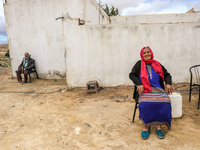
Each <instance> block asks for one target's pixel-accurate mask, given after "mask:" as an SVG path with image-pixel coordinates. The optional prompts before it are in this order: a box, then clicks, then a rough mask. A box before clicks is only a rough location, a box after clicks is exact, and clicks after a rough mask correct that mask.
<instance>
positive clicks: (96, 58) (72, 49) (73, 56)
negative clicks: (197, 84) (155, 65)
mask: <svg viewBox="0 0 200 150" xmlns="http://www.w3.org/2000/svg"><path fill="white" fill-rule="evenodd" d="M163 17H164V15H163ZM63 25H64V45H65V47H66V50H67V53H66V58H67V59H66V73H67V79H66V80H67V85H68V87H81V86H85V85H86V83H87V82H88V81H89V80H92V79H97V80H98V81H99V83H100V86H117V85H132V82H131V81H130V79H129V73H130V71H131V69H132V67H133V65H134V64H135V63H136V62H137V61H138V60H139V59H140V56H139V53H140V49H141V48H142V47H143V46H147V45H148V46H150V47H151V48H152V50H153V52H154V56H155V59H156V60H158V61H160V63H161V64H163V65H164V66H165V67H166V69H167V70H168V71H169V72H170V73H171V75H172V77H173V82H188V81H189V70H188V69H189V67H190V66H192V65H195V64H199V63H200V61H199V56H200V42H199V39H200V22H198V23H181V24H179V23H170V24H169V23H168V24H164V23H163V24H157V23H155V24H152V23H150V24H143V25H141V24H121V25H117V24H114V25H113V24H112V25H101V26H100V25H91V26H77V19H65V20H63ZM65 27H67V28H65ZM70 38H72V39H73V40H71V41H70V40H69V39H70Z"/></svg>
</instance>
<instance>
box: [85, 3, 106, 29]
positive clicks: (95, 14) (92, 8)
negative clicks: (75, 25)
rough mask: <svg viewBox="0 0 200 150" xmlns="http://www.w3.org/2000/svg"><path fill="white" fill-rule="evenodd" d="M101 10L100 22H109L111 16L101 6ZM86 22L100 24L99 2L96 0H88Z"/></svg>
mask: <svg viewBox="0 0 200 150" xmlns="http://www.w3.org/2000/svg"><path fill="white" fill-rule="evenodd" d="M100 12H101V13H100V24H108V23H109V17H108V15H107V14H106V13H105V12H104V10H103V9H102V8H101V7H100ZM85 24H86V25H94V24H99V4H98V3H97V2H96V0H86V14H85Z"/></svg>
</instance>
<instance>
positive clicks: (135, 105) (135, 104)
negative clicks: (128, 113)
mask: <svg viewBox="0 0 200 150" xmlns="http://www.w3.org/2000/svg"><path fill="white" fill-rule="evenodd" d="M137 105H138V103H135V109H134V114H133V120H132V122H134V120H135V114H136V109H137V107H138V106H137Z"/></svg>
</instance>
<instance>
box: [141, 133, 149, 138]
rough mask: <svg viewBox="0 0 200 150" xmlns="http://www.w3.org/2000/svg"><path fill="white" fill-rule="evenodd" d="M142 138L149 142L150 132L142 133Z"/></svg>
mask: <svg viewBox="0 0 200 150" xmlns="http://www.w3.org/2000/svg"><path fill="white" fill-rule="evenodd" d="M141 137H142V139H143V140H147V139H148V137H149V132H148V131H142V133H141Z"/></svg>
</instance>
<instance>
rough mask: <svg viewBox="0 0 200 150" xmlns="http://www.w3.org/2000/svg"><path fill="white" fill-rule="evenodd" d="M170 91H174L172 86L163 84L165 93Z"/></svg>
mask: <svg viewBox="0 0 200 150" xmlns="http://www.w3.org/2000/svg"><path fill="white" fill-rule="evenodd" d="M172 91H174V89H173V87H172V86H171V85H170V84H166V85H165V92H166V93H167V94H172Z"/></svg>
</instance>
